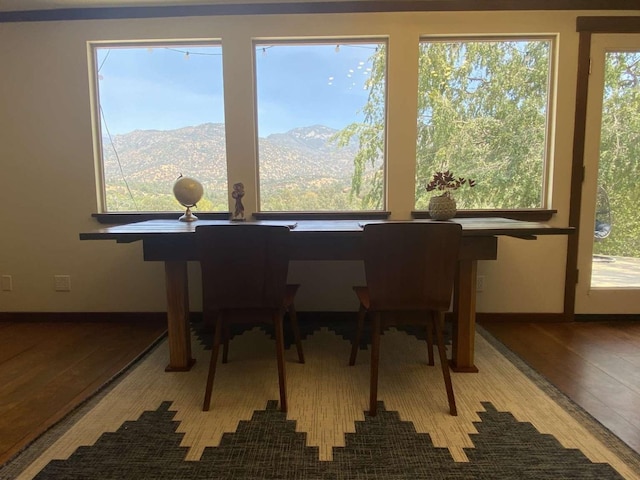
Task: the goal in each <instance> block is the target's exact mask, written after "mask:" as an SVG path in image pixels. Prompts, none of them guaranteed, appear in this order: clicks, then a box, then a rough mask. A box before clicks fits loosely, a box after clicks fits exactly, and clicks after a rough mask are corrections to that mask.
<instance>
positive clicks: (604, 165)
mask: <svg viewBox="0 0 640 480" xmlns="http://www.w3.org/2000/svg"><path fill="white" fill-rule="evenodd" d="M639 175H640V52H611V53H608V54H607V55H606V61H605V82H604V94H603V103H602V124H601V133H600V163H599V169H598V185H599V186H600V187H602V188H603V189H604V190H605V191H606V192H607V195H608V197H609V202H610V205H609V208H610V209H611V217H612V228H611V234H610V235H609V236H608V237H607V238H606V239H604V240H603V241H601V242H598V243H596V244H595V246H594V252H595V253H599V254H607V255H615V256H628V257H640V215H638V205H640V187H638V176H639ZM600 208H601V207H600Z"/></svg>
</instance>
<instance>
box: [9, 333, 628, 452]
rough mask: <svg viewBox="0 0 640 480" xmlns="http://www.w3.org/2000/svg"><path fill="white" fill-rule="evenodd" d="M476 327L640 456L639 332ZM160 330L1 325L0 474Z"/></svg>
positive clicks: (146, 344) (156, 335) (129, 359)
mask: <svg viewBox="0 0 640 480" xmlns="http://www.w3.org/2000/svg"><path fill="white" fill-rule="evenodd" d="M482 326H483V327H484V328H485V329H486V330H488V331H489V332H490V333H491V334H492V335H494V336H495V337H496V338H498V339H499V340H500V341H501V342H503V343H504V344H505V345H506V346H507V347H508V348H510V349H511V350H512V351H514V352H515V353H516V354H518V355H519V356H520V357H521V358H523V359H524V360H525V361H526V362H527V363H528V364H529V365H530V366H532V367H533V368H534V369H536V370H537V371H538V372H540V373H541V374H542V375H544V376H545V377H546V378H547V379H548V380H549V381H550V382H551V383H553V384H554V385H555V386H556V387H558V388H559V389H560V390H561V391H563V392H564V393H565V394H567V395H568V396H569V397H570V398H572V399H573V400H574V401H575V402H576V403H578V404H579V405H581V406H582V407H583V408H584V409H585V410H587V411H588V412H589V413H591V414H592V415H593V416H594V417H595V418H596V419H598V420H599V421H600V422H601V423H603V424H604V425H605V426H607V427H608V428H609V429H610V430H612V431H613V432H614V433H615V434H616V435H618V436H619V437H620V438H621V439H623V440H624V441H625V442H626V443H627V444H628V445H630V446H631V447H632V448H634V449H635V450H636V451H638V452H640V322H622V321H611V322H577V323H547V322H545V323H507V322H489V321H485V322H482ZM165 327H166V326H165V324H164V322H140V323H129V322H109V323H107V322H86V323H85V322H50V323H36V322H17V323H13V322H0V411H1V412H2V415H0V464H2V463H4V462H6V461H7V460H8V459H9V458H11V457H12V456H13V455H14V454H15V453H17V452H18V451H20V450H21V449H22V448H23V447H24V446H25V445H27V444H28V443H29V442H30V441H31V440H32V439H34V438H36V437H37V436H38V435H39V434H40V433H41V432H42V431H44V430H45V429H46V428H48V427H49V426H51V425H52V424H54V423H55V422H56V421H57V420H59V419H60V418H62V417H63V416H64V415H65V414H66V413H67V412H69V411H70V410H71V409H72V408H73V407H74V406H75V405H76V404H78V403H79V402H81V401H82V400H83V399H85V398H86V397H87V396H89V395H90V394H91V393H92V392H94V391H95V390H96V389H97V388H98V387H99V386H100V385H102V384H103V383H104V382H105V381H107V380H108V379H109V378H111V377H112V376H113V375H114V374H116V373H117V372H118V371H120V370H121V369H122V368H123V367H124V366H125V365H127V364H128V363H129V362H130V361H131V360H132V359H134V358H135V357H136V356H137V355H138V354H140V353H141V352H143V351H144V349H145V348H146V347H147V346H149V345H150V344H151V343H152V342H153V341H154V340H156V339H157V338H158V337H159V336H160V335H162V334H163V333H164V331H165Z"/></svg>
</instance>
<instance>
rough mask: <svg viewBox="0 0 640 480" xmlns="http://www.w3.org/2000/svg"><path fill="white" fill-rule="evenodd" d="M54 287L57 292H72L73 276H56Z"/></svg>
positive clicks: (54, 277)
mask: <svg viewBox="0 0 640 480" xmlns="http://www.w3.org/2000/svg"><path fill="white" fill-rule="evenodd" d="M53 280H54V285H55V290H56V292H70V291H71V276H70V275H54V276H53Z"/></svg>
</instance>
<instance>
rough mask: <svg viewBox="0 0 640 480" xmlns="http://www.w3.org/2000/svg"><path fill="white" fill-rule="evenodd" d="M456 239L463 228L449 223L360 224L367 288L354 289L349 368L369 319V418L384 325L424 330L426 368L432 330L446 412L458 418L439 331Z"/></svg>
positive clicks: (453, 268)
mask: <svg viewBox="0 0 640 480" xmlns="http://www.w3.org/2000/svg"><path fill="white" fill-rule="evenodd" d="M461 235H462V227H461V226H460V225H458V224H456V223H448V222H429V223H409V222H404V223H403V222H389V223H380V224H368V225H365V227H364V234H363V248H364V252H363V253H364V266H365V276H366V281H367V286H366V287H354V291H355V293H356V295H357V296H358V299H359V300H360V309H359V312H358V328H357V333H356V338H355V340H354V343H353V345H352V349H351V357H350V359H349V364H350V365H354V364H355V361H356V355H357V353H358V348H359V344H360V338H361V335H362V330H363V327H364V321H365V317H366V316H367V314H369V315H370V316H371V317H372V319H373V321H372V332H371V385H370V396H369V402H370V405H369V414H370V415H376V410H377V409H376V406H377V401H378V364H379V361H380V333H381V330H382V328H384V327H386V326H388V325H404V324H418V325H424V326H425V327H426V329H427V345H428V357H429V358H428V362H429V364H430V365H433V364H434V361H433V340H432V338H433V337H432V331H433V329H435V333H436V342H437V345H438V352H439V355H440V364H441V366H442V375H443V377H444V383H445V387H446V390H447V398H448V401H449V412H450V413H451V415H457V410H456V402H455V397H454V394H453V386H452V384H451V375H450V373H449V363H448V361H447V356H446V350H445V346H444V340H443V335H442V329H443V324H444V313H445V312H446V311H447V310H448V309H449V306H450V304H451V294H452V292H453V284H454V279H455V272H456V268H457V261H458V254H459V250H460V239H461Z"/></svg>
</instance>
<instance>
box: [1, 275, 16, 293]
mask: <svg viewBox="0 0 640 480" xmlns="http://www.w3.org/2000/svg"><path fill="white" fill-rule="evenodd" d="M1 283H2V285H1V286H0V288H2V291H3V292H11V291H13V278H12V277H11V275H2V281H1Z"/></svg>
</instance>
